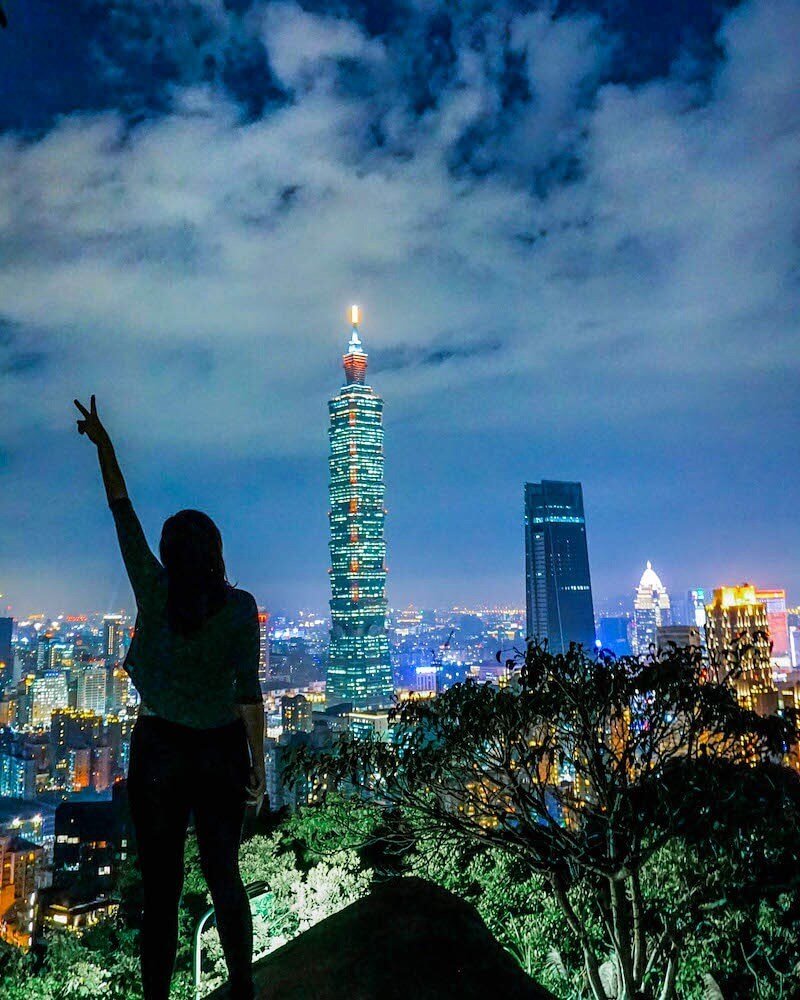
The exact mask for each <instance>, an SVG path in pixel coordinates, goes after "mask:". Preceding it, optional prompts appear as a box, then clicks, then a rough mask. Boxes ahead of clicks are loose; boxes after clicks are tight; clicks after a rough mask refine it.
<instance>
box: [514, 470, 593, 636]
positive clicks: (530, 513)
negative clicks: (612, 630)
mask: <svg viewBox="0 0 800 1000" xmlns="http://www.w3.org/2000/svg"><path fill="white" fill-rule="evenodd" d="M525 597H526V606H527V612H528V636H529V638H532V639H538V640H540V641H543V640H545V639H546V640H547V643H548V648H549V650H550V652H552V653H562V652H566V650H567V649H569V644H570V642H579V643H581V644H582V645H583V646H584V647H585V648H586V649H587V650H588V651H589V652H590V653H592V652H594V645H595V631H594V609H593V607H592V584H591V579H590V577H589V551H588V548H587V545H586V521H585V518H584V514H583V490H582V488H581V484H580V483H561V482H554V481H551V480H547V479H543V480H542V482H540V483H526V484H525Z"/></svg>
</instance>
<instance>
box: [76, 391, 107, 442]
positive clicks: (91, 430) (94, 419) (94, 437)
mask: <svg viewBox="0 0 800 1000" xmlns="http://www.w3.org/2000/svg"><path fill="white" fill-rule="evenodd" d="M74 402H75V405H76V406H77V407H78V409H79V410H80V411H81V413H82V414H83V416H84V419H83V420H79V421H78V433H79V434H85V435H86V436H87V437H88V438H89V440H90V441H91V442H92V444H102V443H103V442H104V441H107V440H108V432H107V431H106V429H105V427H103V424H102V422H101V420H100V417H98V415H97V404H96V403H95V400H94V396H92V397H91V400H90V402H89V409H88V410H87V409H86V407H85V406H83V405H82V404H81V403H79V402H78V400H77V399H76V400H75V401H74Z"/></svg>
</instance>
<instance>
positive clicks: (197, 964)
mask: <svg viewBox="0 0 800 1000" xmlns="http://www.w3.org/2000/svg"><path fill="white" fill-rule="evenodd" d="M244 891H245V892H246V893H247V898H248V899H249V900H252V899H258V898H259V897H260V896H265V895H266V894H267V893H268V892H269V891H270V887H269V883H268V882H264V881H263V880H262V881H259V882H248V884H247V885H246V886H245V887H244ZM213 915H214V907H213V906H209V908H208V909H207V910H206V912H205V913H204V914H203V916H202V917H201V918H200V920H199V921H198V923H197V927H195V931H194V995H195V997H196V998H197V1000H200V986H201V979H202V974H203V942H202V936H203V931H204V930H205V926H206V924H207V923H208V921H209V920H210V919H211V917H212V916H213Z"/></svg>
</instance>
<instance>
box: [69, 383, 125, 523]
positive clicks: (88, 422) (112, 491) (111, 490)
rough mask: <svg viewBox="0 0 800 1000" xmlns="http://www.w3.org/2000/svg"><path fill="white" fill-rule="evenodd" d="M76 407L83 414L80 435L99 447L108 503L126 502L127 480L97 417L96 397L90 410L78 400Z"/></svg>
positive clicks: (106, 433)
mask: <svg viewBox="0 0 800 1000" xmlns="http://www.w3.org/2000/svg"><path fill="white" fill-rule="evenodd" d="M75 405H76V406H77V407H78V409H79V410H80V411H81V413H82V414H83V420H79V421H78V433H79V434H85V435H86V437H88V438H89V440H90V441H91V442H92V444H94V445H96V446H97V458H98V460H99V462H100V472H101V473H102V474H103V486H105V488H106V496H107V497H108V502H109V503H112V502H113V501H114V500H124V499H125V498H126V497H127V496H128V490H127V487H126V486H125V479H124V477H123V475H122V470H121V469H120V467H119V462H118V461H117V456H116V455H115V454H114V446H113V444H112V443H111V438H110V437H109V436H108V431H107V430H106V429H105V427H104V426H103V422H102V421H101V420H100V417H99V416H98V415H97V403H96V402H95V398H94V396H92V397H91V399H90V401H89V409H88V410H87V409H86V407H85V406H83V404H82V403H79V402H78V400H77V399H76V400H75Z"/></svg>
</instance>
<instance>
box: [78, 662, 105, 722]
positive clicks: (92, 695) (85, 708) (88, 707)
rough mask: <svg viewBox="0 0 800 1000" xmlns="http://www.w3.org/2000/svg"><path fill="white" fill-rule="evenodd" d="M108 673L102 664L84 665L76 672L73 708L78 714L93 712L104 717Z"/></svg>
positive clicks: (90, 663)
mask: <svg viewBox="0 0 800 1000" xmlns="http://www.w3.org/2000/svg"><path fill="white" fill-rule="evenodd" d="M107 684H108V671H107V670H106V668H105V666H104V665H103V664H102V663H92V662H91V661H90V662H89V663H84V664H83V665H82V666H81V668H80V669H79V670H78V675H77V694H76V702H75V707H76V708H77V709H78V711H79V712H95V713H96V714H97V715H104V714H105V711H106V689H107Z"/></svg>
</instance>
